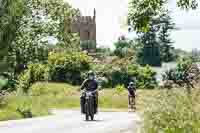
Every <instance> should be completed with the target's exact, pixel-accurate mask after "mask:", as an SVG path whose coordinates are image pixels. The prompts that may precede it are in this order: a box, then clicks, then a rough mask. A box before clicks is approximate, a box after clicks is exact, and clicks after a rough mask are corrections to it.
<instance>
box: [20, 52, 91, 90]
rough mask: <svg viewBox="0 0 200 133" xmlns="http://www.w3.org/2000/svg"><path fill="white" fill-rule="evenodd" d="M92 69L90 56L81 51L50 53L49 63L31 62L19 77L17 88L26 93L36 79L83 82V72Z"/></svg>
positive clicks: (72, 82)
mask: <svg viewBox="0 0 200 133" xmlns="http://www.w3.org/2000/svg"><path fill="white" fill-rule="evenodd" d="M89 69H90V58H89V57H88V56H87V55H85V54H83V53H81V52H75V53H74V52H73V53H65V52H62V53H50V55H49V59H48V64H40V63H35V64H30V65H28V69H27V70H25V71H24V72H23V73H22V74H21V75H20V76H19V78H18V86H17V88H18V89H19V90H21V91H23V92H25V93H27V92H28V90H29V88H30V87H31V85H32V84H33V83H34V82H36V81H58V82H67V83H71V84H80V83H81V82H82V80H83V79H82V73H83V72H85V71H87V70H89Z"/></svg>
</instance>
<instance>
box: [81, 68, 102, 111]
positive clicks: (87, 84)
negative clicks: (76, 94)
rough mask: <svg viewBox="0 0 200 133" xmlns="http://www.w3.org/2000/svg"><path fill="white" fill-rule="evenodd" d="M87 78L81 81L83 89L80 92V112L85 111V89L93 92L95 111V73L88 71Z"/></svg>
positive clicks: (96, 83) (96, 92) (96, 98)
mask: <svg viewBox="0 0 200 133" xmlns="http://www.w3.org/2000/svg"><path fill="white" fill-rule="evenodd" d="M87 76H88V77H87V79H86V80H85V81H84V82H83V83H82V85H81V88H80V89H81V90H84V91H83V92H82V94H81V98H80V103H81V113H85V110H84V105H85V91H92V92H94V99H95V101H94V102H95V113H96V112H97V108H98V82H97V81H96V79H95V73H94V72H93V71H89V72H88V75H87Z"/></svg>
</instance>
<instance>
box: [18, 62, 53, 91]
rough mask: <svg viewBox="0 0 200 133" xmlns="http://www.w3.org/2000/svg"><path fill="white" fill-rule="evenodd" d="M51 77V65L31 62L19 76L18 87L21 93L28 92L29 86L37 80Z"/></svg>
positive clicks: (45, 79)
mask: <svg viewBox="0 0 200 133" xmlns="http://www.w3.org/2000/svg"><path fill="white" fill-rule="evenodd" d="M48 79H49V67H48V65H45V64H39V63H36V64H30V65H28V69H27V70H25V71H24V73H22V74H21V75H19V78H18V85H17V89H18V91H19V93H22V92H25V93H28V90H29V88H30V87H31V86H32V84H33V83H34V82H36V81H47V80H48Z"/></svg>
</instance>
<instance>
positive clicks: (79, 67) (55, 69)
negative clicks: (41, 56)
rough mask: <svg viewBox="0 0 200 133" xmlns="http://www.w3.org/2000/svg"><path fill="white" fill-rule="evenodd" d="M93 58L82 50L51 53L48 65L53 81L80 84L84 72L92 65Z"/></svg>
mask: <svg viewBox="0 0 200 133" xmlns="http://www.w3.org/2000/svg"><path fill="white" fill-rule="evenodd" d="M90 62H91V59H90V57H89V56H87V55H86V54H84V53H82V52H68V53H66V52H63V53H50V55H49V58H48V65H49V67H50V70H51V72H50V77H51V80H52V81H61V82H63V81H64V82H68V83H71V84H80V83H81V82H82V80H83V79H82V77H81V75H82V73H84V72H85V71H88V70H89V69H90V67H91V64H90Z"/></svg>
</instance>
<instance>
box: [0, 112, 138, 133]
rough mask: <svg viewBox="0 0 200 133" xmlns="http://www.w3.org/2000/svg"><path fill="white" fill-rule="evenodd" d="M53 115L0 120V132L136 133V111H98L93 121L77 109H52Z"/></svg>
mask: <svg viewBox="0 0 200 133" xmlns="http://www.w3.org/2000/svg"><path fill="white" fill-rule="evenodd" d="M53 113H54V114H55V115H53V116H48V117H41V118H34V119H26V120H18V121H8V122H0V133H136V132H137V131H136V129H137V127H138V123H139V122H140V119H139V117H138V115H137V114H136V113H128V112H99V113H98V115H96V118H95V120H96V121H93V122H86V121H84V116H81V115H80V112H79V111H70V110H60V111H53Z"/></svg>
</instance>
